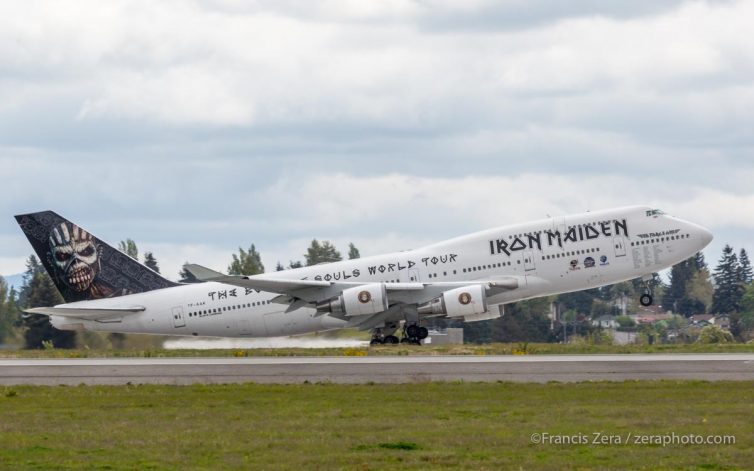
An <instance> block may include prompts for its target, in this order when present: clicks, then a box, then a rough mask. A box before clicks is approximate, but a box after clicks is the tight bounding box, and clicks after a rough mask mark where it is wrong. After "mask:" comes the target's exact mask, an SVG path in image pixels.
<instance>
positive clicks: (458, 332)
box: [423, 328, 463, 345]
mask: <svg viewBox="0 0 754 471" xmlns="http://www.w3.org/2000/svg"><path fill="white" fill-rule="evenodd" d="M423 343H424V344H425V345H462V344H463V329H455V328H448V329H442V330H441V329H438V330H430V331H429V337H427V338H426V339H424V341H423Z"/></svg>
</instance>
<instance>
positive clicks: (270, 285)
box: [185, 264, 332, 294]
mask: <svg viewBox="0 0 754 471" xmlns="http://www.w3.org/2000/svg"><path fill="white" fill-rule="evenodd" d="M185 268H186V270H188V271H189V273H191V274H192V275H194V276H195V277H196V278H197V279H198V280H202V281H216V282H218V283H225V284H228V285H233V286H239V287H241V288H252V289H258V290H260V291H269V292H271V293H280V294H287V293H290V292H291V291H295V290H297V289H305V288H326V287H329V286H331V285H332V283H330V282H329V281H317V280H283V279H279V278H264V277H261V276H258V275H257V276H243V275H224V274H222V273H220V272H216V271H214V270H210V269H209V268H206V267H203V266H201V265H195V264H188V265H186V266H185Z"/></svg>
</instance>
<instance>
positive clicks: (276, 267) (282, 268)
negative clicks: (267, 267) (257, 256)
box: [275, 262, 285, 271]
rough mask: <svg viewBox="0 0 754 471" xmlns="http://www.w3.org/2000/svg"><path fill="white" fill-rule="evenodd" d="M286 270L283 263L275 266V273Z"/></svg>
mask: <svg viewBox="0 0 754 471" xmlns="http://www.w3.org/2000/svg"><path fill="white" fill-rule="evenodd" d="M283 270H285V267H284V266H283V264H282V263H280V262H278V264H277V265H276V266H275V271H283Z"/></svg>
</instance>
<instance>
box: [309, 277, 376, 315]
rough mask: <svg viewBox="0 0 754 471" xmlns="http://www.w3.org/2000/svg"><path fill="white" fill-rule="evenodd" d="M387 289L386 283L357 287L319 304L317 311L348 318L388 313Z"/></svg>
mask: <svg viewBox="0 0 754 471" xmlns="http://www.w3.org/2000/svg"><path fill="white" fill-rule="evenodd" d="M387 309H388V301H387V289H386V288H385V284H384V283H373V284H369V285H362V286H355V287H353V288H348V289H346V290H343V292H342V293H341V294H340V295H339V296H336V297H334V298H332V299H328V300H327V301H322V302H319V303H317V311H319V312H329V313H333V314H345V315H346V316H363V315H367V314H377V313H378V312H382V311H387Z"/></svg>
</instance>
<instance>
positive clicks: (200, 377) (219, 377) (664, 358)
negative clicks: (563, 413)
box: [0, 354, 754, 385]
mask: <svg viewBox="0 0 754 471" xmlns="http://www.w3.org/2000/svg"><path fill="white" fill-rule="evenodd" d="M656 379H694V380H705V381H719V380H754V354H651V355H530V356H410V357H391V356H373V357H256V358H103V359H43V360H40V359H0V385H17V384H37V385H58V384H66V385H77V384H90V385H93V384H126V383H132V384H147V383H148V384H195V383H205V384H211V383H242V382H255V383H302V382H304V381H309V382H332V383H367V382H374V383H414V382H427V381H468V382H475V381H513V382H548V381H561V382H576V381H623V380H656Z"/></svg>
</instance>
